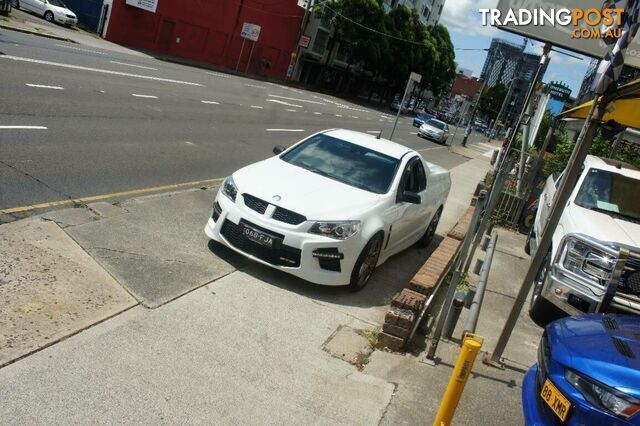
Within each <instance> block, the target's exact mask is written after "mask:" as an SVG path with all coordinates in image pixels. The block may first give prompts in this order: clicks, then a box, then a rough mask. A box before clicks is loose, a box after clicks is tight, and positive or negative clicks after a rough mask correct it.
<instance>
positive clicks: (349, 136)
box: [324, 129, 414, 159]
mask: <svg viewBox="0 0 640 426" xmlns="http://www.w3.org/2000/svg"><path fill="white" fill-rule="evenodd" d="M324 133H325V134H326V135H327V136H331V137H334V138H336V139H342V140H343V141H347V142H351V143H354V144H356V145H360V146H364V147H365V148H369V149H371V150H374V151H378V152H380V153H382V154H386V155H388V156H390V157H393V158H398V159H399V158H402V156H403V155H405V154H406V153H408V152H414V151H413V150H412V149H410V148H407V147H406V146H404V145H400V144H399V143H395V142H391V141H390V140H388V139H382V138H380V139H377V138H376V136H375V135H371V134H368V133H362V132H356V131H353V130H346V129H332V130H327V131H326V132H324Z"/></svg>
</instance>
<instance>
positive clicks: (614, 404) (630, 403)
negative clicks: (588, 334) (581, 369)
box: [564, 370, 640, 419]
mask: <svg viewBox="0 0 640 426" xmlns="http://www.w3.org/2000/svg"><path fill="white" fill-rule="evenodd" d="M564 377H565V378H566V379H567V380H568V381H569V383H571V384H572V385H573V387H575V388H576V389H578V390H579V391H580V393H581V394H582V395H583V396H584V397H585V399H586V400H587V401H589V402H590V403H592V404H594V405H596V406H598V407H601V408H604V409H605V410H607V411H609V412H611V413H613V414H615V415H616V416H618V417H622V418H623V419H628V418H629V417H631V416H633V415H634V414H636V413H637V412H638V411H640V401H638V400H637V399H635V398H633V397H631V396H629V395H625V394H623V393H622V392H619V391H617V390H615V389H613V388H610V387H608V386H606V385H603V384H602V383H600V382H597V381H595V380H593V379H591V378H588V377H585V376H583V375H581V374H578V373H576V372H575V371H573V370H566V371H565V373H564Z"/></svg>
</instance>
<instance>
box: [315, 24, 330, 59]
mask: <svg viewBox="0 0 640 426" xmlns="http://www.w3.org/2000/svg"><path fill="white" fill-rule="evenodd" d="M327 40H329V31H325V30H323V29H320V28H318V32H317V33H316V37H315V40H314V41H313V47H312V48H311V51H312V52H313V53H317V54H318V55H323V54H324V50H325V49H326V47H327Z"/></svg>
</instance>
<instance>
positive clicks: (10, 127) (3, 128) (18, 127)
mask: <svg viewBox="0 0 640 426" xmlns="http://www.w3.org/2000/svg"><path fill="white" fill-rule="evenodd" d="M0 130H48V128H47V127H44V126H0Z"/></svg>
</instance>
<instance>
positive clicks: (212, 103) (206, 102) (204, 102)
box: [200, 101, 220, 105]
mask: <svg viewBox="0 0 640 426" xmlns="http://www.w3.org/2000/svg"><path fill="white" fill-rule="evenodd" d="M200 102H202V103H203V104H211V105H220V102H216V101H200Z"/></svg>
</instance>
